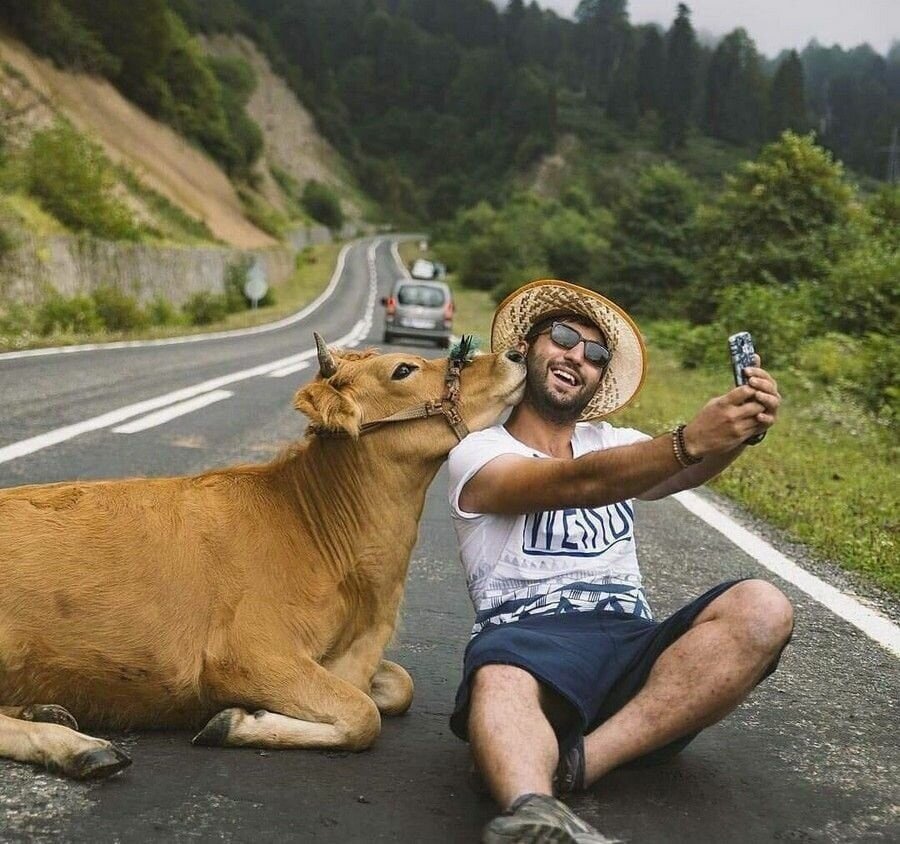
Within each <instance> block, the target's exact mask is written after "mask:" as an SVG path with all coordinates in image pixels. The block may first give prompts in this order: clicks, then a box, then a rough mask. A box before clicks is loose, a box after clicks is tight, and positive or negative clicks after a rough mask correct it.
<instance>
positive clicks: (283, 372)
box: [269, 360, 311, 378]
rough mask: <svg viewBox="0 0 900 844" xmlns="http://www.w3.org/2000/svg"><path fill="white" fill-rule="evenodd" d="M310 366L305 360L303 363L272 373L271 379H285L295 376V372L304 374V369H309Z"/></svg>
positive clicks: (270, 374)
mask: <svg viewBox="0 0 900 844" xmlns="http://www.w3.org/2000/svg"><path fill="white" fill-rule="evenodd" d="M310 365H311V364H310V362H309V361H308V360H305V361H302V362H301V363H295V364H292V365H291V366H285V367H284V368H283V369H276V370H275V371H274V372H270V373H269V378H284V377H285V376H286V375H293V374H294V373H295V372H302V371H303V370H304V369H309V367H310Z"/></svg>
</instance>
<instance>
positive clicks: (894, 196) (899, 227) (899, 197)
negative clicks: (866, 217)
mask: <svg viewBox="0 0 900 844" xmlns="http://www.w3.org/2000/svg"><path fill="white" fill-rule="evenodd" d="M867 210H868V211H869V214H870V215H871V217H872V233H873V234H875V235H876V236H877V237H880V238H882V239H884V240H885V242H887V243H895V244H896V243H900V184H895V185H882V186H881V188H879V190H878V192H877V193H876V194H875V195H874V196H873V197H872V198H871V199H870V201H869V203H868V206H867Z"/></svg>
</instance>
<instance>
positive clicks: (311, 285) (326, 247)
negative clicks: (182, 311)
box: [0, 243, 342, 349]
mask: <svg viewBox="0 0 900 844" xmlns="http://www.w3.org/2000/svg"><path fill="white" fill-rule="evenodd" d="M341 248H342V244H340V243H325V244H321V245H319V246H312V247H309V248H308V249H306V250H304V251H303V253H301V257H300V258H299V259H298V266H297V269H296V270H295V271H294V273H293V274H292V275H291V276H290V277H289V278H288V279H287V280H286V281H284V282H282V283H281V284H275V285H273V286H272V287H273V292H274V297H275V304H274V305H271V306H269V307H263V308H256V309H248V310H244V311H239V312H238V313H234V314H229V315H228V316H227V317H226V318H225V319H224V320H222V321H220V322H216V323H213V324H211V325H203V326H189V325H169V326H156V327H152V328H147V329H143V330H140V331H127V332H103V333H101V334H63V335H60V334H56V335H51V336H49V337H40V338H35V337H29V338H28V339H27V342H24V343H23V342H16V340H15V338H5V337H2V336H0V349H13V348H14V349H32V348H41V347H47V346H64V345H74V344H78V343H103V342H109V341H113V340H155V339H160V338H165V337H178V336H181V335H185V334H204V333H207V332H210V331H224V330H228V329H234V328H249V327H251V326H254V325H262V324H263V323H267V322H272V321H274V320H276V319H280V318H281V317H285V316H287V315H288V314H292V313H294V312H295V311H297V310H299V309H300V308H302V307H303V306H304V305H306V304H308V303H309V302H311V301H312V300H313V299H315V298H316V297H317V296H318V295H319V294H320V293H321V292H322V291H323V290H324V289H325V288H326V287H327V286H328V281H329V280H330V279H331V275H332V273H333V272H334V268H335V265H336V263H337V256H338V253H339V252H340V250H341ZM0 311H2V308H0ZM0 316H2V314H0Z"/></svg>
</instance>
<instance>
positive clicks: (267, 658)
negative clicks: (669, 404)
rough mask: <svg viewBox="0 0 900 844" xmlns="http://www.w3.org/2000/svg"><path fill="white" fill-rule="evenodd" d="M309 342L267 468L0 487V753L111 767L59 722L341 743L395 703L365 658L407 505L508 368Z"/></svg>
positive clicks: (259, 742)
mask: <svg viewBox="0 0 900 844" xmlns="http://www.w3.org/2000/svg"><path fill="white" fill-rule="evenodd" d="M316 340H317V343H318V344H319V365H320V372H319V375H318V376H317V378H316V379H315V380H314V381H312V382H311V383H310V384H308V385H307V386H305V387H304V388H302V389H301V390H299V391H298V393H297V395H296V398H295V407H296V408H297V409H298V410H300V411H302V412H303V413H305V414H306V415H307V416H308V417H309V419H310V423H311V425H310V430H309V432H308V435H307V437H306V439H305V440H304V441H302V442H300V443H297V444H295V445H293V446H292V447H291V448H289V449H288V450H287V451H286V452H285V453H284V454H282V455H281V456H280V457H278V458H277V459H276V460H274V461H273V462H271V463H268V464H265V465H258V466H256V465H253V466H251V465H247V466H235V467H232V468H228V469H221V470H217V471H212V472H207V473H205V474H202V475H196V476H192V477H178V478H159V479H147V478H138V479H129V480H111V481H96V482H89V483H80V482H79V483H57V484H46V485H40V486H38V485H35V486H24V487H18V488H14V489H7V490H0V704H2V706H0V757H7V758H11V759H17V760H19V761H23V762H32V763H36V764H39V765H44V766H46V767H47V768H50V769H53V770H56V771H59V772H61V773H63V774H65V775H68V776H72V777H77V778H87V777H104V776H109V775H110V774H113V773H115V772H116V771H118V770H121V769H122V768H123V767H125V766H127V765H128V764H130V760H129V759H128V757H127V756H126V755H125V754H124V753H123V752H122V751H121V750H119V749H118V748H116V747H115V746H114V745H112V744H110V743H109V742H107V741H103V740H100V739H96V738H92V737H90V736H87V735H84V734H82V733H79V732H77V722H76V720H75V719H78V721H81V722H82V723H84V724H89V725H93V726H108V727H126V726H127V727H149V728H153V727H177V726H185V727H186V726H199V725H202V724H204V723H206V726H205V727H204V728H203V729H202V730H201V732H200V733H199V734H198V735H197V736H196V737H195V739H194V741H195V743H198V744H206V745H223V746H224V745H227V746H235V745H250V746H254V747H311V748H345V749H350V750H362V749H364V748H366V747H368V746H369V745H371V744H372V742H373V741H374V740H375V738H376V737H377V736H378V734H379V732H380V727H381V719H380V714H385V715H396V714H400V713H403V712H405V711H406V709H407V708H408V707H409V705H410V702H411V701H412V694H413V684H412V680H411V679H410V677H409V675H408V674H407V673H406V671H405V670H404V669H403V668H401V667H400V666H399V665H397V664H395V663H393V662H389V661H388V660H385V659H382V653H383V651H384V648H385V646H386V644H387V643H388V641H389V640H390V638H391V635H392V633H393V630H394V626H395V624H396V620H397V614H398V609H399V605H400V599H401V596H402V594H403V588H404V581H405V578H406V570H407V566H408V564H409V557H410V553H411V551H412V548H413V545H414V543H415V541H416V535H417V532H418V522H419V517H420V516H421V513H422V508H423V506H424V502H425V492H426V490H427V488H428V485H429V483H430V482H431V480H432V479H433V478H434V475H435V473H436V472H437V470H438V468H439V467H440V465H441V463H442V462H443V461H444V459H445V458H446V456H447V453H448V452H449V450H450V448H451V447H452V446H453V445H454V444H455V443H456V441H457V437H458V436H462V435H463V434H464V432H465V426H466V425H467V426H468V427H469V428H471V429H473V430H474V429H479V428H483V427H486V426H488V425H490V424H491V423H493V422H494V420H496V418H497V417H498V416H499V414H500V413H501V412H502V411H503V410H504V408H506V407H508V406H510V405H512V404H514V403H516V402H517V401H518V400H519V398H520V397H521V393H522V389H523V382H524V376H525V367H524V361H523V358H522V356H521V355H520V354H519V353H518V352H515V351H509V352H506V353H504V354H499V355H483V356H479V357H476V358H475V359H474V360H472V361H471V362H467V363H465V364H464V365H463V361H462V358H460V357H457V358H455V359H453V358H451V360H450V361H449V362H448V360H447V359H446V358H445V359H442V360H441V359H438V360H425V359H424V358H420V357H417V356H414V355H408V354H386V355H379V354H376V353H375V352H348V353H344V354H337V353H335V354H332V353H331V352H329V350H328V349H327V348H326V347H325V345H324V343H322V342H321V338H318V337H317V338H316ZM463 354H464V352H463ZM460 370H462V372H460ZM419 417H422V418H421V419H420V418H419ZM429 417H431V418H429ZM416 420H418V421H416ZM389 422H390V423H397V424H388V423H389ZM448 422H449V423H450V424H448ZM362 433H365V434H366V435H365V436H361V435H360V434H362ZM248 710H249V712H252V713H253V714H249V712H248ZM210 719H211V720H210ZM207 722H208V723H207Z"/></svg>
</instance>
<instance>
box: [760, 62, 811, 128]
mask: <svg viewBox="0 0 900 844" xmlns="http://www.w3.org/2000/svg"><path fill="white" fill-rule="evenodd" d="M804 84H805V82H804V78H803V65H802V64H801V62H800V56H798V55H797V51H796V50H791V51H790V53H788V54H787V56H785V58H784V60H783V61H782V62H781V64H779V65H778V70H776V71H775V77H774V79H773V80H772V88H771V90H770V92H769V119H768V130H769V134H770V135H771V136H772V137H778V136H779V135H780V134H781V133H782V132H783V131H784V130H785V129H791V130H793V131H795V132H804V131H805V130H806V129H807V128H809V117H808V116H807V112H806V95H805V93H804Z"/></svg>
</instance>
